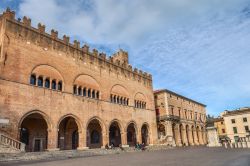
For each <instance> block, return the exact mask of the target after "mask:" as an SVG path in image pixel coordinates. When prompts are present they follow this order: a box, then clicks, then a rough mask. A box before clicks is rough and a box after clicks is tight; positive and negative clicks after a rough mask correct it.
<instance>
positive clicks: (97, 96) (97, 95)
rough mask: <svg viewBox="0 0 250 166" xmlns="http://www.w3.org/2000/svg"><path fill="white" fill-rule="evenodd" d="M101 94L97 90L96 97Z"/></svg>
mask: <svg viewBox="0 0 250 166" xmlns="http://www.w3.org/2000/svg"><path fill="white" fill-rule="evenodd" d="M99 95H100V93H99V91H97V92H96V98H97V99H99V97H100V96H99Z"/></svg>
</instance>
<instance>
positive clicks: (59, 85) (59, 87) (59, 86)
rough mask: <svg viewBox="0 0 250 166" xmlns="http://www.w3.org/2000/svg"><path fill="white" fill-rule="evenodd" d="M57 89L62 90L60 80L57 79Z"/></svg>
mask: <svg viewBox="0 0 250 166" xmlns="http://www.w3.org/2000/svg"><path fill="white" fill-rule="evenodd" d="M57 89H58V90H59V91H62V81H59V82H58V87H57Z"/></svg>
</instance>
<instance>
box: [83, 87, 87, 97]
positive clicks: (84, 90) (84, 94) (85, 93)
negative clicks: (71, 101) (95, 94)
mask: <svg viewBox="0 0 250 166" xmlns="http://www.w3.org/2000/svg"><path fill="white" fill-rule="evenodd" d="M83 96H84V97H86V96H87V90H86V88H83Z"/></svg>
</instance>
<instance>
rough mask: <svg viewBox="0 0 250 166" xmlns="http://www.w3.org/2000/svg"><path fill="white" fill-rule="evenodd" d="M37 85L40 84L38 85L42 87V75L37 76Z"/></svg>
mask: <svg viewBox="0 0 250 166" xmlns="http://www.w3.org/2000/svg"><path fill="white" fill-rule="evenodd" d="M37 85H38V86H40V87H43V77H42V76H39V77H38V83H37Z"/></svg>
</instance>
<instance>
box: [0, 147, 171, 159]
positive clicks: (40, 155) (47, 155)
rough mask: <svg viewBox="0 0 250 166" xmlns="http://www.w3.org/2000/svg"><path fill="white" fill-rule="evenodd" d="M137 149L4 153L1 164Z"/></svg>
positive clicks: (127, 151) (159, 148)
mask: <svg viewBox="0 0 250 166" xmlns="http://www.w3.org/2000/svg"><path fill="white" fill-rule="evenodd" d="M170 148H171V147H169V146H166V145H161V146H159V145H158V146H150V147H147V148H146V151H155V150H162V149H170ZM138 151H140V150H137V149H135V148H124V150H121V149H120V148H115V149H109V150H106V149H88V150H63V151H53V152H28V153H18V154H9V153H6V154H5V153H2V154H0V163H3V162H10V161H12V162H13V161H15V162H18V161H36V160H39V161H41V160H60V159H68V158H79V157H91V156H101V155H108V154H121V153H129V152H138Z"/></svg>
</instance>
